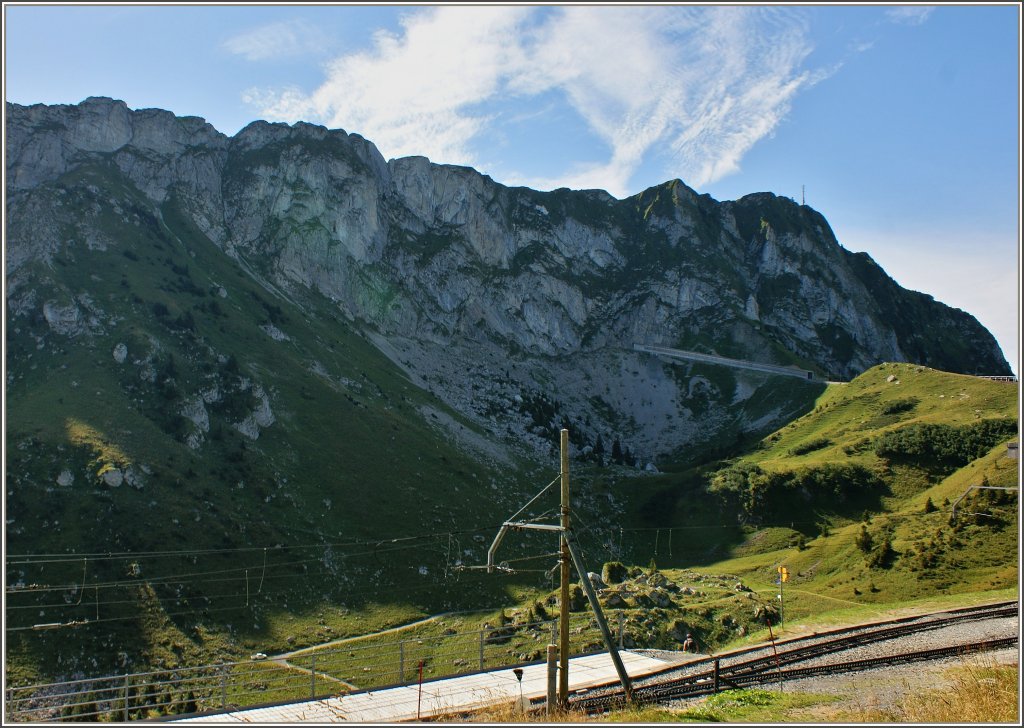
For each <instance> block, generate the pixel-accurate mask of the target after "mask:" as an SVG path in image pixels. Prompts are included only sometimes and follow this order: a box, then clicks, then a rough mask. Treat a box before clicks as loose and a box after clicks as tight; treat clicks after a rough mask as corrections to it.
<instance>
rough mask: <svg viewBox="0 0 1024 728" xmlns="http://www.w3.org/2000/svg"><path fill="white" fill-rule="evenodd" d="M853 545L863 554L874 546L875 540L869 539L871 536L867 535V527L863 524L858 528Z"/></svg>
mask: <svg viewBox="0 0 1024 728" xmlns="http://www.w3.org/2000/svg"><path fill="white" fill-rule="evenodd" d="M853 543H854V544H855V545H856V546H857V548H859V549H860V550H861V551H863V552H864V553H868V552H870V551H871V548H872V547H873V546H874V545H875V540H874V539H873V538H872V537H871V534H870V533H868V527H867V526H865V525H864V524H863V523H862V524H861V526H860V533H858V534H857V537H856V538H855V539H854V540H853Z"/></svg>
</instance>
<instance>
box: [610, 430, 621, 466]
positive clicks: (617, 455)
mask: <svg viewBox="0 0 1024 728" xmlns="http://www.w3.org/2000/svg"><path fill="white" fill-rule="evenodd" d="M612 462H613V463H615V464H616V465H622V443H620V442H619V438H617V437H616V438H615V440H614V441H613V442H612Z"/></svg>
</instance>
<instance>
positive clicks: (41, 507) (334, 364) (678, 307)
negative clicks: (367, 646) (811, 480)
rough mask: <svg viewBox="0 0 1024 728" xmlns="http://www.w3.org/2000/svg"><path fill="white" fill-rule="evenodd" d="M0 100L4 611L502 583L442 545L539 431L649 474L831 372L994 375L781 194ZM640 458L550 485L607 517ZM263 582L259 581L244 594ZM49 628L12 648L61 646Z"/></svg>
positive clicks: (483, 508)
mask: <svg viewBox="0 0 1024 728" xmlns="http://www.w3.org/2000/svg"><path fill="white" fill-rule="evenodd" d="M6 108H7V127H6V145H7V146H6V169H7V187H6V199H7V210H6V211H7V230H6V239H5V265H6V269H5V282H6V299H5V301H6V305H7V311H6V316H5V323H6V326H5V337H6V383H5V384H6V389H5V395H6V399H5V410H6V417H7V419H6V424H7V430H6V446H7V448H6V452H7V461H6V463H5V479H6V488H7V495H6V514H5V517H6V523H7V525H6V531H5V534H6V546H7V553H8V556H9V558H8V569H7V581H8V583H9V584H18V585H21V588H23V589H24V594H22V593H19V595H18V598H19V599H21V598H25V599H26V600H27V602H26V603H25V604H18V605H15V606H16V607H18V608H19V609H21V610H22V611H19V612H10V613H9V617H10V618H11V619H13V622H10V621H9V624H14V626H16V627H17V628H18V629H23V630H31V627H32V626H33V625H35V624H38V623H40V622H45V623H60V624H68V623H71V622H75V623H77V624H82V623H83V620H87V621H89V623H90V624H93V623H95V622H100V621H102V622H104V623H110V624H114V625H117V626H124V629H125V632H124V633H123V634H122V638H123V643H124V644H130V643H131V641H132V639H131V637H130V635H131V634H133V633H132V629H136V630H138V629H143V628H142V627H140V626H139V625H138V624H136V623H135V622H133V621H132V620H136V619H138V618H139V617H138V614H139V613H140V612H139V610H140V609H142V608H143V607H144V606H145V605H152V604H153V600H154V599H155V600H157V601H158V602H159V604H160V605H161V609H162V610H163V613H165V614H166V615H190V616H189V617H188V618H189V619H197V617H195V615H196V614H200V613H201V614H202V615H203V617H202V618H203V619H209V620H214V621H215V620H217V619H222V620H230V621H231V622H232V623H233V624H234V625H235V629H245V630H249V631H250V632H257V633H258V632H260V630H265V629H268V624H269V623H271V622H272V621H273V619H272V616H271V615H272V614H281V613H296V612H298V611H302V610H315V609H316V608H317V605H321V604H324V603H336V602H337V601H338V600H343V601H346V602H347V603H359V602H360V601H366V600H380V599H385V600H394V599H396V597H394V594H395V592H394V591H393V590H395V589H401V590H406V589H408V590H412V591H411V592H409V593H410V594H411V596H408V597H403V598H407V599H408V600H409V602H410V603H413V602H414V603H415V604H416V605H417V608H423V609H442V608H445V607H446V606H454V605H460V606H461V605H465V604H466V603H468V602H472V601H473V600H476V601H478V602H484V603H490V604H493V603H494V599H495V598H496V597H495V595H500V594H501V593H503V592H502V589H501V588H499V587H495V586H493V585H492V586H490V587H483V586H482V587H480V588H479V589H468V590H467V589H463V590H462V593H459V594H456V593H454V592H453V591H452V589H451V588H450V583H449V579H450V577H451V575H452V573H453V572H452V569H453V568H454V567H455V566H457V565H462V564H474V563H479V562H480V561H481V559H482V558H483V557H484V556H485V544H486V543H487V542H489V541H490V539H491V538H492V537H493V533H494V530H493V527H495V526H496V524H500V523H501V521H502V519H504V518H506V517H507V516H508V515H510V514H511V513H512V512H513V511H514V510H515V509H516V508H518V507H519V506H520V505H521V504H522V503H523V502H525V501H526V500H527V499H528V498H529V497H531V496H533V495H534V494H536V493H537V492H538V490H539V489H540V488H541V487H542V486H543V485H544V483H546V482H548V481H549V480H550V479H551V478H552V477H553V474H552V473H554V474H557V468H558V465H557V456H556V454H555V448H556V447H557V444H556V443H557V439H556V438H557V430H558V429H560V428H561V427H563V426H567V427H568V428H569V429H570V433H571V436H572V441H573V446H574V450H573V452H574V456H575V458H576V462H577V463H578V464H579V467H584V464H585V463H588V462H589V463H591V464H595V465H596V464H599V463H601V462H603V461H604V460H607V457H608V455H609V454H611V453H618V456H617V458H616V459H617V460H621V461H624V462H627V463H635V464H636V465H637V466H638V467H640V468H642V467H644V466H646V465H647V464H649V463H650V464H651V469H654V467H655V465H654V464H657V466H658V467H661V468H672V467H675V466H676V464H678V463H684V462H688V461H695V460H700V459H702V458H703V459H706V458H708V457H710V456H711V455H712V454H713V453H715V452H726V451H727V450H723V448H726V449H727V448H728V447H730V446H732V445H734V444H735V443H736V442H738V441H740V440H743V439H745V438H746V439H749V438H753V437H755V436H760V435H761V434H764V433H766V432H770V431H771V430H773V429H774V428H776V427H778V426H779V425H780V424H783V423H784V422H786V421H788V420H790V419H792V418H793V417H795V416H797V415H799V414H801V413H803V412H805V411H807V410H808V409H809V408H810V407H812V406H813V402H814V400H815V397H816V396H817V395H818V394H820V392H821V391H822V388H823V385H822V384H820V378H823V377H831V378H850V377H852V376H854V375H856V374H857V373H859V372H860V371H862V370H865V369H867V368H868V367H871V366H873V365H875V364H878V363H880V362H886V361H899V362H914V363H917V364H922V365H927V366H929V367H932V368H935V369H942V370H947V371H953V372H961V373H968V374H1009V372H1010V370H1009V367H1008V365H1007V363H1006V361H1005V360H1004V359H1003V357H1002V355H1001V353H1000V351H999V349H998V347H997V346H996V344H995V341H994V339H993V338H992V336H991V335H990V334H989V333H988V332H987V331H986V330H985V329H984V328H982V327H981V326H980V325H979V324H978V323H977V321H976V320H975V319H974V318H973V317H971V316H970V315H968V314H966V313H964V312H962V311H959V310H956V309H951V308H949V307H947V306H944V305H943V304H941V303H938V302H935V301H933V300H932V299H931V298H930V297H928V296H925V295H923V294H919V293H914V292H909V291H905V290H903V289H901V288H900V287H899V286H898V285H897V284H896V283H895V282H893V281H892V279H890V278H889V277H888V276H887V275H886V274H885V273H884V271H882V270H881V269H880V268H879V267H878V266H877V265H876V264H875V263H874V262H873V261H871V259H870V258H869V257H868V256H866V255H864V254H852V253H850V252H848V251H846V250H844V249H843V248H842V247H841V246H840V245H839V244H838V243H837V241H836V240H835V237H834V236H833V234H832V232H831V230H830V229H829V226H828V223H827V222H826V220H825V219H824V217H822V216H821V215H820V214H819V213H817V212H815V211H814V210H812V209H810V208H809V207H806V206H800V205H796V204H795V203H794V202H792V201H791V200H789V199H787V198H781V197H777V196H775V195H772V194H768V193H760V194H754V195H748V196H746V197H744V198H742V199H740V200H736V201H731V202H717V201H715V200H713V199H711V198H710V197H708V196H706V195H697V194H696V193H695V192H694V191H693V190H691V189H689V188H688V187H686V186H685V185H684V184H683V183H682V182H680V181H678V180H676V181H672V182H668V183H666V184H664V185H661V186H659V187H655V188H651V189H649V190H646V191H644V192H643V193H640V194H638V195H635V196H633V197H630V198H627V199H624V200H616V199H614V198H612V197H611V196H609V195H608V194H606V193H604V192H601V191H596V190H586V191H570V190H565V189H561V190H555V191H552V192H538V191H534V190H530V189H526V188H509V187H505V186H502V185H499V184H497V183H495V182H494V181H493V180H491V179H489V178H488V177H486V176H483V175H481V174H479V173H477V172H475V171H474V170H472V169H467V168H462V167H453V166H445V165H436V164H431V163H430V162H429V161H428V160H426V159H424V158H418V157H413V158H405V159H396V160H390V161H386V160H384V159H383V158H382V157H381V155H380V154H379V152H378V151H377V150H376V148H375V147H374V146H373V145H372V144H371V143H370V142H369V141H367V140H365V139H363V138H362V137H360V136H358V135H356V134H347V133H345V132H343V131H340V130H327V129H325V128H322V127H318V126H313V125H310V124H304V123H299V124H295V125H292V126H288V125H284V124H268V123H265V122H255V123H253V124H251V125H249V126H248V127H246V128H245V129H243V130H242V131H241V132H239V133H238V134H237V135H235V136H233V137H227V136H225V135H223V134H221V133H219V132H218V131H216V130H215V129H214V128H213V127H212V126H210V125H209V124H208V123H206V122H205V121H204V120H202V119H199V118H196V117H176V116H174V115H173V114H172V113H170V112H167V111H162V110H155V109H145V110H137V111H132V110H129V109H128V108H127V106H126V105H125V104H124V103H122V102H119V101H114V100H111V99H106V98H90V99H87V100H86V101H84V102H82V103H81V104H78V105H75V106H44V105H35V106H27V107H26V106H20V105H17V104H10V103H8V104H7V107H6ZM636 343H641V344H660V345H665V346H670V347H674V348H679V349H685V350H693V351H701V352H705V353H715V354H718V355H722V356H727V357H733V358H739V359H746V360H751V361H756V362H762V363H768V364H776V365H783V366H797V367H799V368H801V369H804V370H808V371H812V372H814V373H815V374H817V375H818V377H819V379H818V380H817V383H814V382H812V383H808V382H802V381H800V380H798V379H792V378H785V377H773V376H771V375H767V374H763V373H757V372H748V371H741V370H733V369H725V368H722V367H716V366H711V365H709V364H702V363H688V364H683V363H681V364H668V363H664V362H662V361H660V360H658V359H655V358H653V357H651V356H650V355H648V354H644V353H641V352H638V351H634V350H633V345H634V344H636ZM586 467H589V466H586ZM586 472H591V471H586ZM593 473H596V474H593ZM630 474H636V470H635V469H631V468H621V467H620V468H612V469H607V470H605V469H601V468H596V469H595V470H593V471H592V472H591V474H589V475H585V476H583V477H582V478H581V480H580V482H581V485H580V487H579V489H578V491H576V495H575V496H574V498H578V502H574V508H579V513H580V514H581V516H582V517H584V518H587V519H591V520H593V521H600V522H614V521H615V519H616V518H617V517H618V515H619V514H621V513H622V509H623V507H624V506H623V503H624V498H623V490H624V489H628V488H629V485H628V483H629V480H628V478H627V476H629V475H630ZM538 513H539V511H538ZM382 543H392V544H393V546H392V547H390V548H389V549H388V550H387V551H386V553H387V554H388V555H387V557H386V558H385V557H382V556H381V554H382V553H385V552H384V551H382V548H383V547H382V546H381V544H382ZM529 544H530V541H529V540H528V539H526V540H524V541H523V543H522V544H521V545H520V547H519V548H520V552H519V553H520V555H524V554H526V553H529ZM300 548H306V549H309V550H310V551H308V552H303V553H302V554H296V553H295V552H294V549H300ZM290 550H291V551H290ZM141 553H146V554H152V555H150V556H147V557H146V558H147V559H150V561H147V562H145V563H143V561H142V560H141V557H138V556H137V555H138V554H141ZM45 554H64V555H70V554H75V555H76V556H75V557H74V558H63V559H50V560H47V559H42V558H41V555H45ZM11 555H14V556H15V557H18V558H11ZM78 557H81V558H78ZM221 572H223V573H226V574H230V577H223V579H224V581H223V583H221V582H218V581H217V579H216V578H214V577H213V576H210V575H212V574H215V573H221ZM243 572H244V576H243ZM257 573H258V574H261V575H262V576H268V574H269V575H270V577H273V579H276V581H268V582H267V584H266V585H265V586H266V588H265V589H264V580H263V579H262V578H261V579H260V581H259V585H260V591H259V592H258V598H257V594H256V593H250V592H251V588H252V589H254V588H255V585H256V583H255V578H256V574H257ZM154 574H155V575H157V576H160V577H161V578H159V579H156V580H153V575H154ZM181 574H193V575H194V574H202V575H206V576H204V579H203V580H201V581H202V582H203V583H199V581H197V579H198V577H195V576H192V577H184V576H183V577H180V578H178V576H179V575H181ZM172 576H173V577H174V578H172ZM164 577H166V578H164ZM270 577H268V578H270ZM468 578H469V577H467V579H468ZM481 583H483V582H481ZM59 585H63V586H59ZM104 585H109V586H104ZM272 585H273V588H272ZM33 586H34V587H35V588H33ZM464 586H465V583H464ZM388 590H392V591H388ZM417 590H418V591H417ZM54 592H56V595H55V594H54ZM401 593H402V594H405V593H406V592H404V591H403V592H401ZM86 594H89V596H92V597H93V598H94V604H93V603H90V602H89V600H88V599H87V598H85V595H86ZM382 594H385V596H381V595H382ZM142 611H143V612H145V610H144V609H142ZM239 612H241V614H242V616H239ZM146 613H148V612H146ZM168 619H171V617H170V616H168ZM177 619H179V621H180V620H183V619H185V617H178V618H177ZM239 625H245V626H244V627H239ZM178 627H179V628H182V629H184V627H182V626H181V625H180V624H179V625H178ZM89 629H95V627H90V628H89ZM143 631H146V633H147V634H148V633H151V632H152V631H153V628H152V625H150V626H148V627H145V629H144V630H143ZM79 632H80V633H82V634H85V633H88V634H86V636H84V637H82V639H83V640H87V639H95V640H96V642H95V644H94V645H93V647H94V648H95V649H96V651H97V653H102V654H108V653H110V651H111V650H110V644H112V643H111V642H110V638H109V636H107V635H105V633H102V632H101V631H93V632H89V630H79ZM60 634H61V630H56V631H55V632H54V633H53V635H49V634H48V633H45V632H44V633H39V634H38V635H35V636H38V638H39V639H38V640H37V641H36V642H25V643H21V642H15V644H16V645H22V647H23V648H24V649H25V650H28V651H29V652H32V653H33V654H36V656H37V657H38V655H39V654H44V653H46V650H51V651H53V652H54V653H55V654H60V650H61V649H62V646H61V640H62V638H61V636H60ZM188 634H190V635H192V636H191V637H190V639H192V640H193V641H194V640H195V635H194V634H192V633H191V632H189V633H188ZM89 635H92V636H91V637H90V636H89ZM118 639H121V638H118ZM116 641H117V640H115V642H116ZM118 644H121V642H118ZM12 649H14V648H12ZM18 649H21V648H18ZM133 649H139V650H142V651H143V652H145V650H147V649H150V647H138V646H137V645H136V646H135V647H133ZM152 649H153V650H155V652H153V653H146V654H147V655H148V657H144V658H139V659H146V660H150V661H152V660H153V659H155V658H154V657H153V654H157V653H159V654H164V652H166V651H167V649H169V648H166V646H164V647H152ZM189 649H191V648H189ZM38 650H42V652H36V651H38ZM161 650H164V652H161ZM182 650H185V651H186V652H187V650H186V648H185V647H181V648H180V649H178V650H177V651H176V652H174V654H175V655H178V657H180V654H179V653H181V654H184V653H182ZM46 654H49V653H46ZM55 659H56V658H55ZM162 659H164V658H162ZM166 659H170V658H169V657H168V658H166ZM54 664H56V663H54ZM113 667H118V668H121V667H124V665H112V666H111V668H113Z"/></svg>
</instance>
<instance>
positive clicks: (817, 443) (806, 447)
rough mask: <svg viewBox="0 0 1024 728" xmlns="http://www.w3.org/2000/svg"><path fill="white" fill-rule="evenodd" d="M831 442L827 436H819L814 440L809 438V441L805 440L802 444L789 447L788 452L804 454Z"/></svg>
mask: <svg viewBox="0 0 1024 728" xmlns="http://www.w3.org/2000/svg"><path fill="white" fill-rule="evenodd" d="M831 444H832V441H831V440H829V439H828V438H827V437H819V438H818V439H816V440H810V441H809V442H805V443H803V444H802V445H797V446H796V447H793V448H790V450H789V454H790V455H806V454H807V453H809V452H814V451H815V450H822V449H824V448H826V447H828V446H829V445H831Z"/></svg>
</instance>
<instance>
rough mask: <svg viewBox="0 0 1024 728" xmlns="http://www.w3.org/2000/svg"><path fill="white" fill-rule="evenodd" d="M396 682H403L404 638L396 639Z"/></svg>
mask: <svg viewBox="0 0 1024 728" xmlns="http://www.w3.org/2000/svg"><path fill="white" fill-rule="evenodd" d="M398 684H399V685H404V684H405V640H399V641H398Z"/></svg>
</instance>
